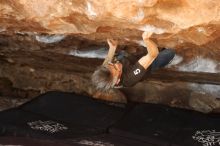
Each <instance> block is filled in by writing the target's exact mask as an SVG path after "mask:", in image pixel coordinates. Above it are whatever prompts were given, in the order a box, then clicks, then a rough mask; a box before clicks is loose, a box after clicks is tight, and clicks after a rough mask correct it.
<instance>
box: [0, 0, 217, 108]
mask: <svg viewBox="0 0 220 146" xmlns="http://www.w3.org/2000/svg"><path fill="white" fill-rule="evenodd" d="M143 31H148V32H154V34H153V36H152V39H153V40H154V41H155V42H156V43H157V44H158V45H159V47H170V48H174V49H176V52H177V56H176V57H175V60H174V61H173V64H174V66H171V67H170V68H171V69H172V70H179V71H183V72H185V71H187V72H209V73H219V72H220V63H219V61H220V57H219V54H220V1H218V0H212V1H207V0H179V1H173V0H117V1H115V0H102V1H99V0H91V1H90V0H81V1H78V0H70V1H65V0H50V1H47V0H38V1H36V0H16V1H15V0H7V1H4V0H0V64H1V66H0V83H1V84H0V94H2V95H4V96H16V97H28V98H29V97H34V96H36V95H38V94H40V93H44V92H46V91H50V90H62V91H67V92H77V93H80V94H86V95H90V96H93V97H95V98H101V99H105V100H111V101H119V102H126V101H127V100H128V101H138V102H152V103H162V104H168V105H170V106H175V107H181V108H188V109H194V110H198V111H202V112H210V111H213V110H216V111H219V110H218V109H219V107H220V104H219V100H218V98H219V97H220V86H219V85H207V84H206V85H203V84H193V83H186V82H173V83H164V82H160V81H144V82H142V83H139V84H138V85H136V86H135V87H133V88H127V89H122V90H121V92H122V93H123V94H124V95H123V94H122V93H121V92H119V91H118V90H117V91H116V90H114V91H111V92H110V93H108V94H107V93H99V92H96V91H95V90H94V88H93V87H91V84H90V76H91V74H92V72H93V71H94V69H95V68H96V67H97V66H98V65H100V64H101V62H102V60H100V59H88V58H78V57H74V56H71V55H74V53H75V55H76V53H77V52H76V51H87V55H88V54H89V55H90V56H91V52H89V50H91V51H93V50H96V49H100V48H107V46H106V42H105V41H106V38H109V37H111V38H115V39H118V40H119V44H120V46H119V49H125V50H126V51H130V52H132V51H134V50H136V49H141V48H142V47H141V45H143V42H142V40H141V34H142V32H143ZM124 45H128V46H126V47H125V46H124ZM105 50H106V49H105ZM74 51H75V52H74ZM99 57H100V56H99ZM101 58H103V54H101ZM164 73H166V72H164ZM219 77H220V75H219ZM113 97H114V98H113ZM206 97H207V98H206Z"/></svg>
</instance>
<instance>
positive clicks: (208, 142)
mask: <svg viewBox="0 0 220 146" xmlns="http://www.w3.org/2000/svg"><path fill="white" fill-rule="evenodd" d="M192 138H193V139H194V140H196V141H198V142H200V143H202V144H203V146H216V145H220V132H216V131H215V130H203V131H196V133H195V135H194V136H192Z"/></svg>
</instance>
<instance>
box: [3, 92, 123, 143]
mask: <svg viewBox="0 0 220 146" xmlns="http://www.w3.org/2000/svg"><path fill="white" fill-rule="evenodd" d="M124 113H125V108H122V107H116V106H111V105H108V104H107V103H105V102H101V101H97V100H94V99H91V97H87V96H79V95H77V94H73V93H63V92H48V93H46V94H44V95H41V96H39V97H37V98H36V99H34V100H32V101H31V102H28V103H26V104H24V105H23V106H20V107H19V108H15V109H11V110H8V111H3V112H0V132H1V133H0V134H1V135H2V136H3V135H7V136H13V135H16V136H31V137H42V138H61V139H62V138H74V137H83V136H94V135H97V134H103V133H106V131H107V129H108V128H109V127H110V126H111V125H112V124H113V123H115V122H116V121H117V120H119V119H120V118H121V117H122V116H123V115H124ZM54 131H55V132H54Z"/></svg>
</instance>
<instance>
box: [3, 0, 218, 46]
mask: <svg viewBox="0 0 220 146" xmlns="http://www.w3.org/2000/svg"><path fill="white" fill-rule="evenodd" d="M0 6H1V7H0V26H1V30H2V31H3V30H15V31H22V32H41V33H51V34H57V33H59V34H69V33H71V34H79V33H81V34H88V35H87V36H85V37H86V38H89V39H92V40H96V41H99V40H102V41H103V40H105V39H106V37H107V36H112V37H114V38H119V39H120V40H121V42H125V41H126V40H129V39H130V40H132V41H140V39H141V37H140V36H141V35H140V34H141V32H142V31H149V32H155V35H154V36H153V37H154V38H155V39H156V40H157V42H158V44H159V45H160V46H166V47H172V48H183V47H186V46H190V47H192V46H193V47H197V48H202V47H209V49H219V46H220V45H219V42H220V41H219V39H220V38H219V34H220V33H219V32H220V10H219V9H220V2H219V1H218V0H212V1H207V0H179V1H173V0H117V1H116V0H102V1H100V0H92V1H91V0H81V1H77V0H70V1H64V0H50V1H47V0H38V1H35V0H17V1H14V0H7V1H3V0H2V1H0Z"/></svg>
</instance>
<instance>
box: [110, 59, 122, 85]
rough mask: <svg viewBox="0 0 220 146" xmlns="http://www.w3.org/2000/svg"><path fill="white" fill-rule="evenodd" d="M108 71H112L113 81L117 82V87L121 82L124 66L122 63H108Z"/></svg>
mask: <svg viewBox="0 0 220 146" xmlns="http://www.w3.org/2000/svg"><path fill="white" fill-rule="evenodd" d="M108 69H109V70H110V72H111V74H112V76H113V80H115V81H114V82H115V85H117V84H118V83H119V82H120V78H121V74H122V64H121V63H120V62H117V63H108Z"/></svg>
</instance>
